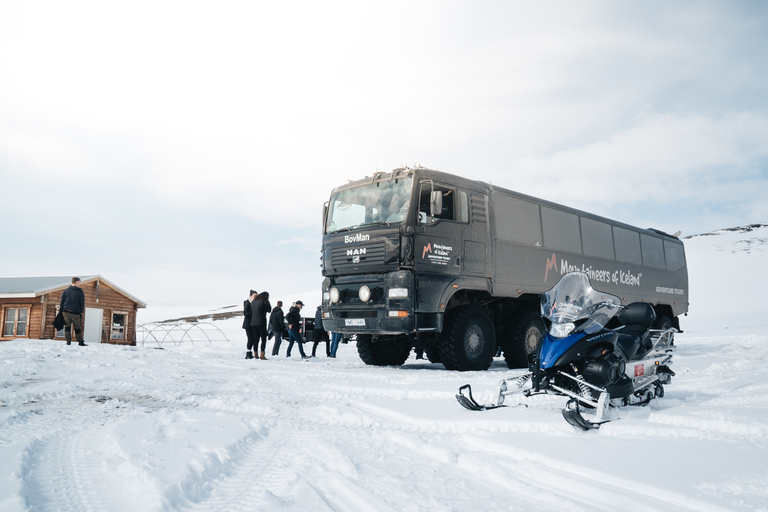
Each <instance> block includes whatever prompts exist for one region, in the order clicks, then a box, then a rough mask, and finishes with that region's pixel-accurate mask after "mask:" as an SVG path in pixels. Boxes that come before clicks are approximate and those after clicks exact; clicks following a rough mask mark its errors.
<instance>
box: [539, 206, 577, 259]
mask: <svg viewBox="0 0 768 512" xmlns="http://www.w3.org/2000/svg"><path fill="white" fill-rule="evenodd" d="M541 225H542V228H543V231H544V245H545V246H546V247H549V248H550V249H555V250H558V251H565V252H570V253H574V254H581V232H580V230H579V217H578V216H576V215H574V214H572V213H568V212H564V211H560V210H555V209H554V208H548V207H546V206H542V207H541Z"/></svg>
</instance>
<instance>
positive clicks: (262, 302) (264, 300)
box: [251, 292, 272, 361]
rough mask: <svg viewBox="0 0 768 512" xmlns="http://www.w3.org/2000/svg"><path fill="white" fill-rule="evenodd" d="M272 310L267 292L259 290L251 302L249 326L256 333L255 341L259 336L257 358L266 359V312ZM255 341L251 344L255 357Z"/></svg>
mask: <svg viewBox="0 0 768 512" xmlns="http://www.w3.org/2000/svg"><path fill="white" fill-rule="evenodd" d="M270 311H272V304H270V303H269V293H268V292H261V293H260V294H258V295H257V296H256V298H255V299H253V302H251V328H253V332H254V334H255V335H256V343H258V340H259V338H261V352H260V356H259V359H262V360H264V361H266V360H267V357H266V355H265V354H264V351H265V350H266V349H267V313H269V312H270ZM256 343H254V345H253V355H254V357H256Z"/></svg>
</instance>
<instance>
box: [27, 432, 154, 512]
mask: <svg viewBox="0 0 768 512" xmlns="http://www.w3.org/2000/svg"><path fill="white" fill-rule="evenodd" d="M103 444H104V442H103V435H102V434H101V433H100V431H99V429H82V428H78V429H76V430H75V427H74V426H73V430H72V432H66V431H60V432H58V433H56V434H55V435H53V436H51V437H49V438H47V439H45V440H38V441H35V442H33V443H32V444H31V445H30V446H29V447H28V448H27V450H26V451H25V454H24V458H23V462H22V479H23V481H24V485H23V491H22V492H23V497H24V499H25V501H26V503H27V506H28V507H29V508H30V509H31V510H39V511H42V512H44V511H49V510H50V511H58V510H78V511H91V510H92V511H104V510H109V511H114V512H120V511H123V510H124V511H135V510H139V509H142V508H143V509H146V507H143V506H142V503H143V502H144V499H146V496H145V497H144V499H142V498H141V497H139V498H138V499H137V496H136V495H134V494H133V493H131V492H129V491H128V490H127V489H126V485H125V483H126V482H125V479H124V478H122V477H121V476H120V471H119V469H118V466H119V463H120V461H118V460H114V459H111V458H110V457H107V458H105V456H104V454H105V453H107V452H111V450H110V448H108V447H105V446H104V445H103Z"/></svg>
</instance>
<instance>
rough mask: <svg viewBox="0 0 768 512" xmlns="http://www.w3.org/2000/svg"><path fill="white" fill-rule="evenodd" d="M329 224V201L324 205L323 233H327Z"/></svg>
mask: <svg viewBox="0 0 768 512" xmlns="http://www.w3.org/2000/svg"><path fill="white" fill-rule="evenodd" d="M327 222H328V201H326V202H325V204H324V205H323V233H326V232H327V229H328V228H327V226H326V224H327Z"/></svg>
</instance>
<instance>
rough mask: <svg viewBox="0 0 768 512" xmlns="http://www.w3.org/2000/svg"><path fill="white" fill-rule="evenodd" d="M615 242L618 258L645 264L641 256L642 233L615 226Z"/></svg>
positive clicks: (626, 261) (627, 261)
mask: <svg viewBox="0 0 768 512" xmlns="http://www.w3.org/2000/svg"><path fill="white" fill-rule="evenodd" d="M613 242H614V246H615V248H616V259H617V260H619V261H623V262H625V263H634V264H636V265H642V264H643V259H642V257H641V256H640V233H637V232H635V231H630V230H629V229H624V228H620V227H616V226H614V227H613Z"/></svg>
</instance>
